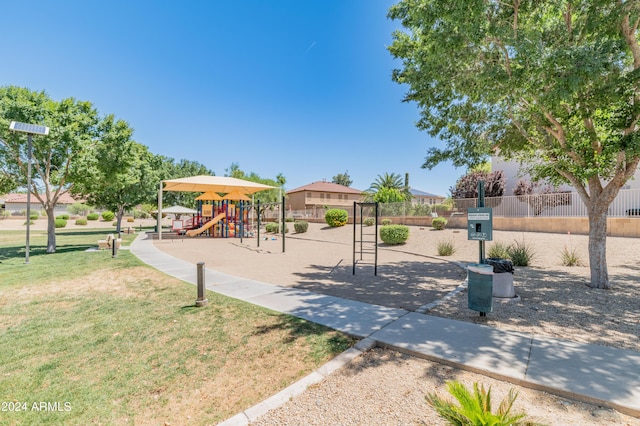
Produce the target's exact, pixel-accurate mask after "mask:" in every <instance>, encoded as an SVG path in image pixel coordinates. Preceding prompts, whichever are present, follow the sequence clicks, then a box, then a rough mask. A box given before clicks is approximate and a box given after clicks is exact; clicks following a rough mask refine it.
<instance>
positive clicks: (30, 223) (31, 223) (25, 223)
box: [23, 220, 35, 226]
mask: <svg viewBox="0 0 640 426" xmlns="http://www.w3.org/2000/svg"><path fill="white" fill-rule="evenodd" d="M34 223H35V222H34V221H32V220H30V221H29V225H33V224H34ZM23 225H25V226H26V225H27V222H26V221H25V222H24V223H23Z"/></svg>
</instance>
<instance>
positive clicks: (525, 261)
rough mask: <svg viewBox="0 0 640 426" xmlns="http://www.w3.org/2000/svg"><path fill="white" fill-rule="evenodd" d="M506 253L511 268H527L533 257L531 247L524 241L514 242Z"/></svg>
mask: <svg viewBox="0 0 640 426" xmlns="http://www.w3.org/2000/svg"><path fill="white" fill-rule="evenodd" d="M508 251H509V258H510V259H511V261H512V262H513V266H529V264H531V261H532V260H533V257H534V255H535V253H534V252H533V249H532V248H531V246H529V244H527V243H526V241H524V240H521V241H518V240H516V241H514V243H513V244H512V245H510V246H509V249H508Z"/></svg>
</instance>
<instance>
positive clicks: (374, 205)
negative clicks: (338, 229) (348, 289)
mask: <svg viewBox="0 0 640 426" xmlns="http://www.w3.org/2000/svg"><path fill="white" fill-rule="evenodd" d="M357 206H359V207H360V234H359V239H358V232H357V224H358V209H357ZM365 207H366V208H367V210H368V211H369V213H371V208H373V211H374V216H373V217H374V224H375V226H374V230H375V232H374V233H373V234H371V233H370V232H369V233H365V232H364V229H365V228H364V227H363V223H364V221H363V218H364V208H365ZM378 216H379V215H378V203H358V202H356V201H354V202H353V275H355V274H356V263H357V260H356V254H357V253H360V259H359V260H360V261H362V260H363V255H364V254H365V253H367V254H371V250H368V251H365V250H364V246H363V243H369V244H371V243H373V245H374V246H373V247H374V248H373V254H374V257H373V275H378ZM369 217H370V216H369ZM367 228H369V227H367ZM365 237H366V238H367V239H365ZM371 237H373V240H371V239H370V238H371ZM358 243H360V244H358ZM358 247H359V251H358Z"/></svg>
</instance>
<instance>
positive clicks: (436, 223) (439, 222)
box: [431, 217, 448, 231]
mask: <svg viewBox="0 0 640 426" xmlns="http://www.w3.org/2000/svg"><path fill="white" fill-rule="evenodd" d="M447 223H448V222H447V219H445V218H444V217H434V218H433V220H432V221H431V226H433V227H434V228H435V229H437V230H438V231H442V230H443V229H444V228H445V226H447Z"/></svg>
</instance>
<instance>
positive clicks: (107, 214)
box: [102, 210, 116, 222]
mask: <svg viewBox="0 0 640 426" xmlns="http://www.w3.org/2000/svg"><path fill="white" fill-rule="evenodd" d="M115 217H116V215H115V214H114V213H113V212H110V211H108V210H107V211H106V212H102V220H104V221H105V222H109V221H110V220H113V219H114V218H115Z"/></svg>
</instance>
